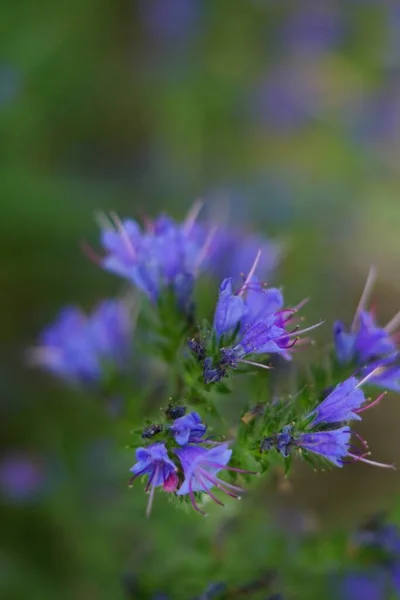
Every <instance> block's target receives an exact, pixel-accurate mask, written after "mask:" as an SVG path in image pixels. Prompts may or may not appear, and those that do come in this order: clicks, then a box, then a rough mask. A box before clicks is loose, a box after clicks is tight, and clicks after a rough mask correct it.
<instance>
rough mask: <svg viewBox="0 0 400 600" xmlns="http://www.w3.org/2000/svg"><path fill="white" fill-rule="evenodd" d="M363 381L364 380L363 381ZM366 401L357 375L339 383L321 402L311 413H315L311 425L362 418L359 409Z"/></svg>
mask: <svg viewBox="0 0 400 600" xmlns="http://www.w3.org/2000/svg"><path fill="white" fill-rule="evenodd" d="M361 383H362V382H361ZM365 401H366V398H365V396H364V393H363V392H362V391H361V389H360V383H359V382H358V380H357V379H356V378H355V377H350V378H349V379H346V381H343V383H339V384H338V385H337V386H336V387H335V389H334V390H333V392H331V393H330V394H329V395H328V396H327V397H326V398H325V400H323V401H322V402H321V404H319V405H318V406H317V407H316V408H315V409H314V411H312V413H311V414H313V415H315V416H314V418H313V420H312V421H311V423H310V427H316V426H317V425H320V424H321V423H324V424H327V423H341V422H342V421H350V420H358V421H359V420H361V417H360V416H359V415H358V414H357V410H358V409H359V408H361V406H362V405H363V404H364V402H365Z"/></svg>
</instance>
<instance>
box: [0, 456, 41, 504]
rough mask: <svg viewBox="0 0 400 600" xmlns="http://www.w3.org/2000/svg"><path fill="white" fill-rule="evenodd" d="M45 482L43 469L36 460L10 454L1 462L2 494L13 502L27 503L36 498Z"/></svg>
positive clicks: (0, 488)
mask: <svg viewBox="0 0 400 600" xmlns="http://www.w3.org/2000/svg"><path fill="white" fill-rule="evenodd" d="M44 480H45V474H44V470H43V467H42V466H41V464H40V461H38V460H37V459H36V458H34V457H32V456H29V455H28V454H23V453H17V452H16V453H12V454H9V455H7V456H5V457H3V459H2V460H1V461H0V492H1V495H2V496H3V497H5V498H7V499H9V500H11V501H13V502H25V501H28V500H31V499H32V498H34V497H35V496H36V494H37V493H38V491H40V489H42V487H43V484H44Z"/></svg>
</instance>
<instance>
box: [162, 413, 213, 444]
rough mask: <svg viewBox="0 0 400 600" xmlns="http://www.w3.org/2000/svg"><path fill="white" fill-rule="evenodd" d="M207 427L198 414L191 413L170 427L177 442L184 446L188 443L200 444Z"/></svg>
mask: <svg viewBox="0 0 400 600" xmlns="http://www.w3.org/2000/svg"><path fill="white" fill-rule="evenodd" d="M206 429H207V427H206V426H205V425H204V424H203V423H202V422H201V417H200V415H199V414H198V413H197V412H191V413H189V414H188V415H185V416H184V417H180V418H179V419H176V420H175V421H174V423H173V424H172V425H171V427H170V431H171V433H172V434H173V436H174V438H175V441H176V442H177V443H178V444H180V445H181V446H184V445H185V444H187V443H188V442H190V443H199V442H201V441H202V437H203V436H204V434H205V432H206Z"/></svg>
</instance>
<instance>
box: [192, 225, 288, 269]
mask: <svg viewBox="0 0 400 600" xmlns="http://www.w3.org/2000/svg"><path fill="white" fill-rule="evenodd" d="M194 231H195V235H197V236H198V238H199V240H205V239H206V238H207V236H208V235H209V226H208V225H206V224H204V223H198V224H196V227H195V230H194ZM259 250H261V257H260V260H259V263H258V266H257V275H258V277H260V278H262V279H267V278H270V277H271V276H272V274H273V272H274V271H275V269H276V267H277V264H278V262H279V260H280V257H281V254H282V248H281V246H280V245H279V244H278V243H275V242H271V241H269V240H268V239H266V238H265V237H263V236H261V235H258V234H254V233H245V232H243V231H242V230H241V229H240V228H238V227H236V226H227V225H218V229H217V232H216V235H215V236H214V237H213V239H212V242H211V244H210V254H209V259H208V260H206V267H207V271H208V272H211V273H212V274H214V275H215V276H216V277H217V278H218V279H222V278H223V277H233V278H235V279H236V278H237V277H238V274H240V273H248V272H249V271H250V269H251V266H252V264H253V261H254V256H255V255H256V254H257V252H258V251H259Z"/></svg>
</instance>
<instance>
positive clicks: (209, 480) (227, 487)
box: [174, 443, 248, 514]
mask: <svg viewBox="0 0 400 600" xmlns="http://www.w3.org/2000/svg"><path fill="white" fill-rule="evenodd" d="M174 452H175V454H176V455H177V456H178V458H179V460H180V462H181V464H182V468H183V472H184V475H185V479H184V481H183V483H182V485H181V487H180V488H179V490H178V492H177V494H178V496H184V495H186V494H189V496H190V500H191V502H192V505H193V507H194V508H195V510H197V511H198V512H200V513H202V514H205V513H204V512H203V511H202V510H200V508H199V507H198V506H197V503H196V498H195V496H194V492H204V493H206V494H208V496H210V498H211V499H212V500H214V502H216V503H217V504H220V505H221V506H223V504H222V502H221V501H220V500H219V499H218V498H217V497H216V496H215V495H214V494H213V493H212V492H211V489H212V488H213V487H216V488H218V489H219V490H221V491H223V492H225V494H228V496H231V497H232V498H239V496H238V493H241V492H243V490H242V489H241V488H239V487H237V486H234V485H232V484H230V483H227V482H226V481H223V480H222V479H219V477H218V473H219V472H220V471H221V470H223V469H226V470H230V471H237V472H239V473H248V471H244V470H243V469H236V468H234V467H229V466H228V462H229V460H230V458H231V455H232V450H230V449H229V448H228V444H227V443H223V444H216V445H215V446H214V447H213V448H204V447H203V446H191V445H187V446H182V448H176V449H175V450H174Z"/></svg>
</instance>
